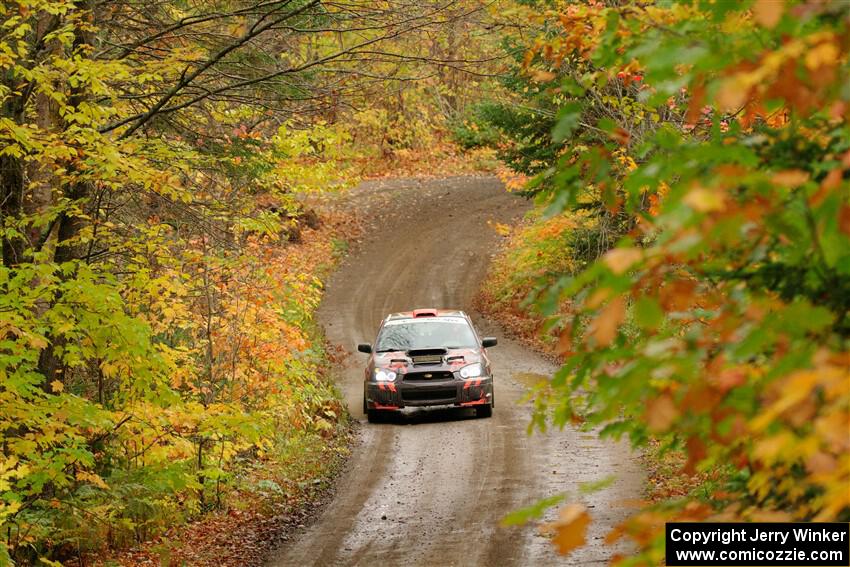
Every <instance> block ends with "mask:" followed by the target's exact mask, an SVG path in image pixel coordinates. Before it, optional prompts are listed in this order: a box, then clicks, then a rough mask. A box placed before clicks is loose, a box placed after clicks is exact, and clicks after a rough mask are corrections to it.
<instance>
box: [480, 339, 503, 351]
mask: <svg viewBox="0 0 850 567" xmlns="http://www.w3.org/2000/svg"><path fill="white" fill-rule="evenodd" d="M497 344H499V339H497V338H496V337H484V338H483V339H481V346H483V347H484V348H489V347H494V346H496V345H497Z"/></svg>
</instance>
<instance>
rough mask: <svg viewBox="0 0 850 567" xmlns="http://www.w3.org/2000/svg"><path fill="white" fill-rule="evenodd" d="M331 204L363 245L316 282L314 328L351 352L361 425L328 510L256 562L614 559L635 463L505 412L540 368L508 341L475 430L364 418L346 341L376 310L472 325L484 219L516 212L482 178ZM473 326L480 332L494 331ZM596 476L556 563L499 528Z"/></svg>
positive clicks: (455, 424) (359, 358)
mask: <svg viewBox="0 0 850 567" xmlns="http://www.w3.org/2000/svg"><path fill="white" fill-rule="evenodd" d="M343 205H344V206H356V207H358V208H360V210H361V211H362V212H363V213H364V215H365V216H366V217H367V218H368V219H369V220H368V224H369V230H368V235H367V236H366V238H365V239H364V241H363V242H362V243H361V245H360V246H358V248H357V250H356V252H355V253H354V254H353V255H351V256H350V257H349V258H348V259H347V260H346V262H345V263H344V264H343V266H342V267H341V268H340V270H339V271H338V273H337V274H336V275H335V276H334V277H333V278H332V279H331V281H330V282H329V285H328V288H327V294H326V296H325V300H324V302H323V305H322V308H321V310H320V318H321V321H322V324H323V326H324V328H325V330H326V333H327V336H328V338H329V340H330V341H331V342H332V343H336V344H339V345H342V346H343V347H344V348H345V349H346V350H348V351H351V352H352V354H351V355H350V356H348V357H347V359H346V363H345V365H344V367H343V368H340V369H339V370H338V377H337V379H338V383H339V386H340V388H341V390H342V391H343V393H344V394H345V398H346V400H347V403H348V407H349V409H350V411H351V413H352V414H353V415H354V416H355V417H356V418H358V419H360V420H361V421H363V425H362V427H361V428H360V432H359V434H358V436H359V439H358V442H357V444H356V445H355V447H354V449H353V455H352V457H351V461H350V463H349V466H348V468H347V471H346V472H345V473H343V475H342V477H341V478H340V479H339V481H338V485H337V489H336V493H335V496H334V498H333V500H332V501H330V502H329V503H328V505H327V506H325V507H324V508H323V510H322V511H321V512H320V513H319V514H318V515H317V517H316V518H315V519H314V521H313V522H312V523H309V524H308V525H307V526H306V527H305V528H303V529H301V530H300V531H299V532H297V533H295V534H294V535H293V536H292V538H291V539H290V542H289V543H288V544H286V545H285V546H283V547H282V548H281V549H279V550H278V551H277V552H276V553H275V554H274V556H273V557H272V560H271V561H270V562H269V565H271V566H274V567H283V566H298V567H305V566H310V565H312V566H326V565H327V566H330V565H340V566H354V565H357V566H372V565H386V566H511V565H523V566H524V565H529V566H537V565H603V564H605V563H606V562H607V559H608V558H610V556H611V555H612V554H613V553H614V552H615V551H621V552H622V551H623V550H622V549H619V550H617V549H615V548H611V547H610V546H606V545H604V544H603V541H602V538H603V537H604V535H605V533H606V532H607V531H608V529H609V528H610V527H611V526H613V525H614V524H616V523H618V522H619V521H620V520H621V519H623V518H624V517H625V516H626V515H627V514H628V512H629V509H628V507H627V506H628V504H627V503H628V501H630V500H635V499H637V498H639V497H640V495H641V485H642V478H643V477H642V475H641V472H640V468H639V466H638V465H637V462H636V459H635V456H634V455H632V454H631V453H630V451H629V449H628V448H627V446H626V445H624V444H617V443H611V442H601V441H599V440H598V439H596V436H595V435H594V434H592V433H588V432H579V431H577V430H572V429H567V430H564V431H555V432H549V433H547V434H545V435H543V434H539V433H535V434H533V435H532V436H529V435H528V434H527V425H528V422H529V417H530V415H531V411H530V409H529V407H528V405H527V404H523V403H520V400H521V399H522V397H523V394H524V392H525V390H526V384H527V383H528V382H529V381H530V380H531V381H533V380H535V379H536V377H540V376H548V375H550V373H551V372H552V371H553V369H554V367H553V365H552V364H551V363H549V362H547V361H546V360H545V359H543V358H542V357H540V356H538V355H536V354H534V353H533V352H531V351H529V350H528V349H526V348H524V347H522V346H521V345H519V344H518V343H516V342H513V341H511V340H508V339H506V338H505V337H503V336H499V340H500V342H499V345H498V346H497V347H495V348H493V349H490V353H491V356H492V360H493V369H494V376H495V383H496V387H495V399H496V407H495V411H494V413H493V417H492V418H490V419H477V418H475V417H474V413H473V411H472V410H468V409H463V410H454V409H451V410H436V411H435V410H430V411H428V410H417V411H413V412H410V413H406V414H405V415H403V416H402V417H400V418H399V419H395V420H392V421H391V422H389V423H381V424H368V423H365V417H364V416H363V412H362V401H363V366H364V364H365V357H364V355H359V354H358V353H357V352H356V344H357V343H358V342H372V341H373V339H374V336H375V332H376V330H377V326H378V324H379V322H380V321H381V319H382V318H383V317H384V315H386V314H387V313H389V312H393V311H401V310H408V309H412V308H417V307H447V308H461V309H464V310H467V311H468V312H471V310H472V307H471V302H472V298H473V296H474V295H475V293H476V291H477V289H478V287H479V284H480V282H481V280H482V278H483V277H484V274H485V272H486V269H487V266H488V263H489V261H490V259H491V255H492V254H493V253H494V252H495V251H496V249H497V246H498V244H499V239H500V237H499V236H498V234H497V233H496V232H495V231H494V230H493V229H492V228H491V227H490V226H488V220H489V221H492V222H501V223H510V222H513V221H516V220H518V219H519V218H520V217H521V216H522V214H523V213H524V212H525V211H527V210H528V207H529V204H528V203H527V202H526V201H525V200H524V199H522V198H520V197H517V196H515V195H510V194H508V193H506V192H505V191H504V189H503V188H502V187H501V184H500V183H499V182H498V181H497V180H496V179H494V178H487V177H478V178H476V177H459V178H450V179H442V180H429V181H422V180H418V181H417V180H406V181H405V180H395V181H389V182H372V183H368V184H364V185H362V186H360V187H359V188H358V189H356V190H355V191H354V192H353V193H352V195H351V196H349V197H347V198H346V202H345V203H344V204H343ZM472 315H473V318H474V319H475V320H476V324H477V326H478V328H479V330H480V331H481V332H482V334H487V335H490V334H495V333H498V329H496V328H495V327H493V325H492V324H490V323H488V322H487V321H484V320H482V319H481V318H480V317H478V316H477V315H476V314H474V313H472ZM611 475H616V480H615V481H614V483H613V484H612V485H610V486H608V487H607V488H606V489H604V490H602V491H599V492H596V493H593V494H590V495H586V496H581V497H577V498H579V499H580V501H582V502H584V503H585V504H586V505H587V506H588V507H589V508H590V512H591V515H592V518H593V523H592V524H591V527H590V528H589V530H588V545H587V546H586V547H584V548H583V549H581V550H579V551H577V552H575V553H573V554H572V555H570V556H568V557H561V556H558V555H557V554H556V553H555V551H554V548H553V546H552V545H551V544H550V543H549V541H548V539H547V538H546V537H544V536H542V535H540V534H539V533H538V531H537V529H536V528H534V527H533V526H526V527H513V528H502V527H499V525H498V522H499V520H500V519H501V518H502V517H503V516H504V515H505V514H507V513H509V512H511V511H512V510H515V509H517V508H519V507H522V506H527V505H530V504H533V503H534V502H536V501H537V500H538V499H540V498H542V497H545V496H551V495H553V494H558V493H561V492H571V493H573V494H577V490H578V485H579V484H580V483H582V482H588V481H594V480H600V479H604V478H606V477H608V476H611ZM554 515H555V511H552V512H551V513H550V514H549V517H554ZM626 551H627V550H626Z"/></svg>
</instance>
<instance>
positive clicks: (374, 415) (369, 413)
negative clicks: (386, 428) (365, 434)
mask: <svg viewBox="0 0 850 567" xmlns="http://www.w3.org/2000/svg"><path fill="white" fill-rule="evenodd" d="M380 419H381V415H380V412H379V411H378V410H373V409H367V410H366V421H368V422H369V423H377V422H378V421H380Z"/></svg>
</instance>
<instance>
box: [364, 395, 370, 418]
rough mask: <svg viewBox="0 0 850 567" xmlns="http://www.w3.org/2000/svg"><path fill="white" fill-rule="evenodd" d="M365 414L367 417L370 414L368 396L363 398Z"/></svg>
mask: <svg viewBox="0 0 850 567" xmlns="http://www.w3.org/2000/svg"><path fill="white" fill-rule="evenodd" d="M363 413H364V414H366V415H368V414H369V406H368V405H366V396H365V395H364V396H363Z"/></svg>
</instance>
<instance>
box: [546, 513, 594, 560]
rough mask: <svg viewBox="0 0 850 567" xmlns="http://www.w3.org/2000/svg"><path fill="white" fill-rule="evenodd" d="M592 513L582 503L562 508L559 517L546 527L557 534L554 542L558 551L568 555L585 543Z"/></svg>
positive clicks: (553, 539)
mask: <svg viewBox="0 0 850 567" xmlns="http://www.w3.org/2000/svg"><path fill="white" fill-rule="evenodd" d="M588 524H590V515H589V514H588V513H587V508H585V507H584V506H583V505H581V504H569V505H568V506H565V507H564V508H562V509H561V513H560V516H559V518H558V519H557V520H556V521H554V522H552V523H551V524H548V525H547V526H546V528H547V529H548V531H551V532H553V533H554V534H555V536H554V537H553V538H552V543H554V544H555V546H556V547H557V548H558V553H560V554H561V555H566V554H567V553H569V552H570V551H572V550H573V549H575V548H577V547H580V546H582V545H584V542H585V535H586V533H587V526H588Z"/></svg>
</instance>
